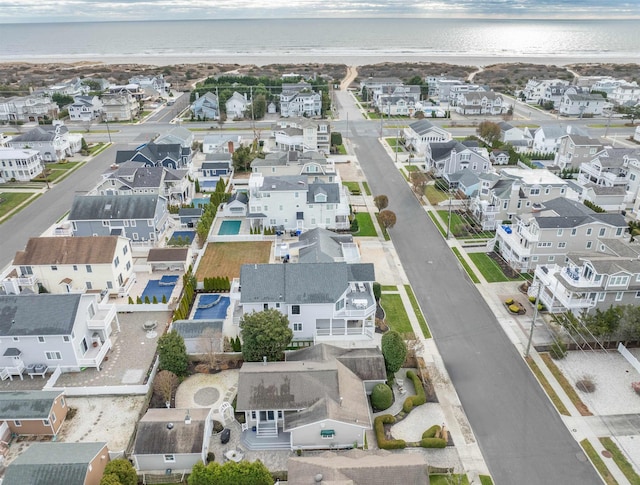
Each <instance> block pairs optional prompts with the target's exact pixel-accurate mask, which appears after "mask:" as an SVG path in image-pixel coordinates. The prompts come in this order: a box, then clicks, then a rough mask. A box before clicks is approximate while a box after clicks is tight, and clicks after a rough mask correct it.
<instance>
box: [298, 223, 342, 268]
mask: <svg viewBox="0 0 640 485" xmlns="http://www.w3.org/2000/svg"><path fill="white" fill-rule="evenodd" d="M298 241H299V242H298V244H297V246H298V247H299V253H298V262H300V263H330V262H333V261H335V260H336V258H342V257H343V256H344V255H343V254H342V244H343V243H351V242H353V236H351V235H350V234H336V233H335V232H332V231H329V230H327V229H323V228H321V227H316V228H315V229H311V230H310V231H306V232H303V233H302V234H300V236H299V237H298Z"/></svg>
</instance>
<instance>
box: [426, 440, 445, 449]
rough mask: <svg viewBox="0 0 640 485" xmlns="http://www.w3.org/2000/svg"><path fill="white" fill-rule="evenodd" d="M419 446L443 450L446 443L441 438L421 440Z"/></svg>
mask: <svg viewBox="0 0 640 485" xmlns="http://www.w3.org/2000/svg"><path fill="white" fill-rule="evenodd" d="M420 446H421V447H422V448H444V447H446V446H447V442H446V441H445V440H443V439H442V438H422V439H421V440H420Z"/></svg>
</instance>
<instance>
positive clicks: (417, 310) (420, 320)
mask: <svg viewBox="0 0 640 485" xmlns="http://www.w3.org/2000/svg"><path fill="white" fill-rule="evenodd" d="M404 289H405V290H406V291H407V294H408V295H409V300H411V307H412V308H413V312H414V313H415V314H416V318H417V319H418V323H419V324H420V330H422V335H424V338H431V332H430V331H429V327H428V326H427V321H426V320H425V319H424V315H423V314H422V310H420V305H418V300H416V295H414V294H413V290H412V289H411V285H404Z"/></svg>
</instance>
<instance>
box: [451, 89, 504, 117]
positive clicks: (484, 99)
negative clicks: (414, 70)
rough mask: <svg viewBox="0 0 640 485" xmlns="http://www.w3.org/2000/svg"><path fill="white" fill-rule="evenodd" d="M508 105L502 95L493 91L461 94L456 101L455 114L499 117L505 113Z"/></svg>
mask: <svg viewBox="0 0 640 485" xmlns="http://www.w3.org/2000/svg"><path fill="white" fill-rule="evenodd" d="M508 107H509V106H508V104H507V103H506V102H505V101H504V98H503V97H502V95H500V94H498V93H494V92H493V91H482V92H480V91H476V92H468V93H461V94H460V95H459V97H458V98H457V99H456V113H460V114H462V115H491V116H496V115H501V114H503V113H506V112H507V109H508Z"/></svg>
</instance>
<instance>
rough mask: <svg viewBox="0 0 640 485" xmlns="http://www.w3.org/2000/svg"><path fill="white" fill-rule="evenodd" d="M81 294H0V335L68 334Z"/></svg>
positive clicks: (71, 327)
mask: <svg viewBox="0 0 640 485" xmlns="http://www.w3.org/2000/svg"><path fill="white" fill-rule="evenodd" d="M81 297H82V295H81V294H60V295H51V294H49V295H0V336H20V335H25V336H27V335H70V334H71V331H72V329H73V324H74V322H75V319H76V314H77V312H78V306H79V305H80V299H81Z"/></svg>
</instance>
